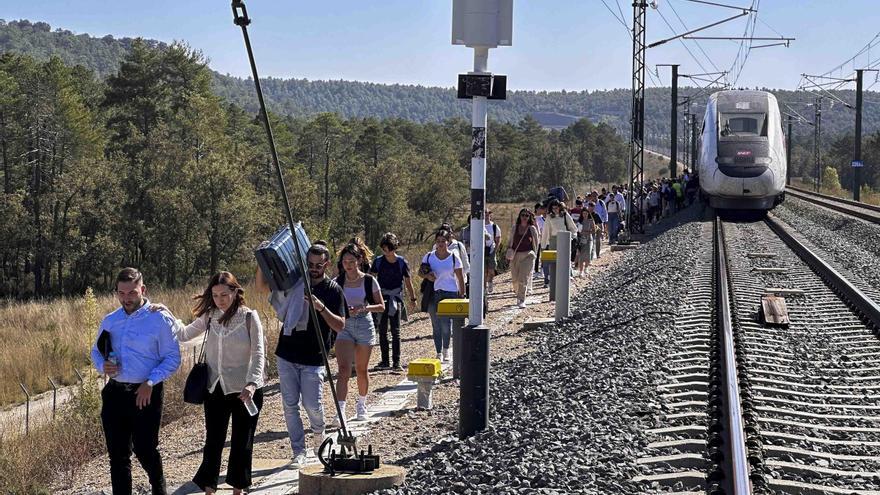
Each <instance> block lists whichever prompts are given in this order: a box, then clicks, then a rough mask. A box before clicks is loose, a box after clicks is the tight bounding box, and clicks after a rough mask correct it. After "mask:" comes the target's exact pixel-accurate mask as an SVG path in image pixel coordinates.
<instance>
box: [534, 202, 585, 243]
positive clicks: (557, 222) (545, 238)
mask: <svg viewBox="0 0 880 495" xmlns="http://www.w3.org/2000/svg"><path fill="white" fill-rule="evenodd" d="M549 210H550V216H549V218H547V219H546V220H545V221H544V231H543V232H541V247H542V248H544V249H550V250H556V234H557V233H559V232H562V231H563V230H568V231H569V232H571V233H572V234H574V233H576V232H577V227H576V226H575V225H574V220H572V219H571V215H569V213H568V210H566V209H565V204H564V203H560V202H559V201H556V200H555V199H554V200H552V201H550V205H549Z"/></svg>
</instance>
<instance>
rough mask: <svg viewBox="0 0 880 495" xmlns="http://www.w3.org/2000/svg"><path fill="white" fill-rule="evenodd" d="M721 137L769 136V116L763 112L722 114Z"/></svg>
mask: <svg viewBox="0 0 880 495" xmlns="http://www.w3.org/2000/svg"><path fill="white" fill-rule="evenodd" d="M718 127H719V129H720V134H721V137H745V136H767V116H766V115H765V114H763V113H733V114H722V115H721V125H719V126H718Z"/></svg>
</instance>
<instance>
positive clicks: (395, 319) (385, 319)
mask: <svg viewBox="0 0 880 495" xmlns="http://www.w3.org/2000/svg"><path fill="white" fill-rule="evenodd" d="M400 304H401V305H403V303H400ZM401 309H402V308H397V313H394V316H388V303H387V302H386V303H385V312H384V313H382V316H380V317H379V351H380V352H381V353H382V363H391V362H393V364H395V365H398V364H400V311H401ZM389 326H390V327H391V357H392V361H388V327H389Z"/></svg>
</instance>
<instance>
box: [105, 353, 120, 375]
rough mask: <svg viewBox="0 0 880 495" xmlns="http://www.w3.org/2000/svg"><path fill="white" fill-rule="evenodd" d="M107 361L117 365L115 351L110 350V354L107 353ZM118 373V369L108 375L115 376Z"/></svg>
mask: <svg viewBox="0 0 880 495" xmlns="http://www.w3.org/2000/svg"><path fill="white" fill-rule="evenodd" d="M107 362H109V363H111V364H114V365H116V366H119V356H117V355H116V351H110V354H109V355H107ZM118 374H119V371H116V372H115V373H111V374H109V375H108V376H109V377H110V378H116V375H118Z"/></svg>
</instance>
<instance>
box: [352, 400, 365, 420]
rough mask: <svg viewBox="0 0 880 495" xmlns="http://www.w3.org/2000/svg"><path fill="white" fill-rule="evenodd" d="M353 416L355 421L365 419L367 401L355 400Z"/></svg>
mask: <svg viewBox="0 0 880 495" xmlns="http://www.w3.org/2000/svg"><path fill="white" fill-rule="evenodd" d="M354 412H355V418H354V419H356V420H357V421H366V420H367V402H366V401H357V403H356V404H355V406H354Z"/></svg>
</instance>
